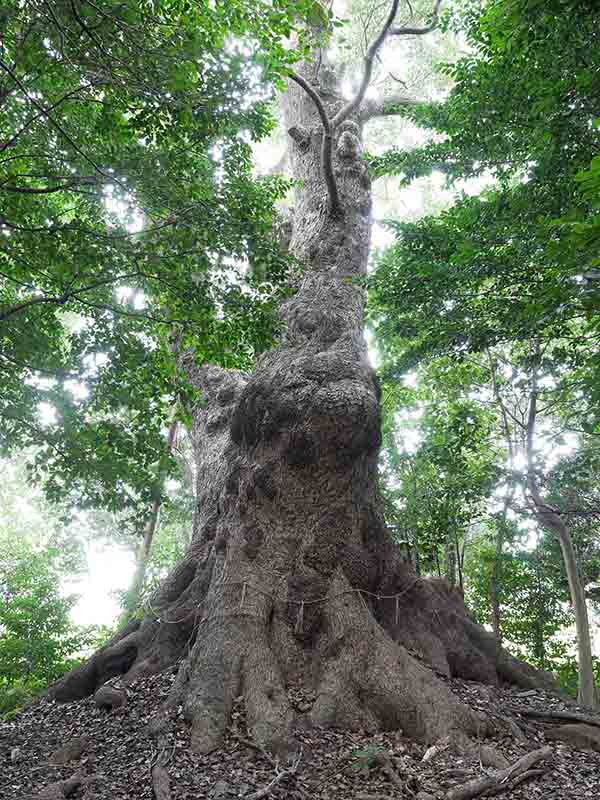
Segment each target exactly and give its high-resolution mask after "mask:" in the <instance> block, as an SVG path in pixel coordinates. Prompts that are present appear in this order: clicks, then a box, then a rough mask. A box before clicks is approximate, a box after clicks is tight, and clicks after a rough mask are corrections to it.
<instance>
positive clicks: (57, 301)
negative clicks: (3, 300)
mask: <svg viewBox="0 0 600 800" xmlns="http://www.w3.org/2000/svg"><path fill="white" fill-rule="evenodd" d="M68 299H69V295H68V294H67V295H64V294H63V295H61V296H60V297H32V298H30V299H29V300H24V301H23V302H22V303H17V304H16V305H14V306H9V307H8V308H7V309H5V310H4V311H0V322H3V321H4V320H5V319H8V318H9V317H12V316H13V314H18V313H19V312H20V311H24V310H25V309H26V308H30V307H31V306H39V305H41V304H42V303H50V304H51V305H56V306H64V304H65V303H66V302H67V300H68Z"/></svg>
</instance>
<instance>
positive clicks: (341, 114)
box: [332, 0, 400, 128]
mask: <svg viewBox="0 0 600 800" xmlns="http://www.w3.org/2000/svg"><path fill="white" fill-rule="evenodd" d="M399 5H400V0H393V2H392V7H391V8H390V13H389V14H388V15H387V18H386V20H385V22H384V23H383V28H382V29H381V31H380V32H379V35H378V36H377V38H375V39H374V40H373V41H372V42H371V44H370V45H369V49H368V50H367V54H366V56H365V60H364V67H363V76H362V80H361V82H360V86H359V88H358V91H357V93H356V95H355V96H354V97H353V98H352V100H350V102H349V103H346V105H345V106H344V107H343V108H342V109H341V110H340V111H338V113H337V114H336V115H335V117H334V118H333V120H332V125H333V127H334V128H337V126H338V125H341V123H342V122H344V120H347V119H348V117H349V116H350V115H351V114H353V113H354V112H355V111H356V109H357V108H358V107H359V106H360V104H361V103H362V101H363V100H364V98H365V94H366V91H367V89H368V88H369V84H370V83H371V76H372V75H373V62H374V61H375V56H376V55H377V52H378V50H379V48H380V47H381V45H382V44H383V43H384V41H385V39H386V37H387V35H388V33H389V32H390V29H391V27H392V22H393V21H394V19H395V18H396V14H397V12H398V6H399Z"/></svg>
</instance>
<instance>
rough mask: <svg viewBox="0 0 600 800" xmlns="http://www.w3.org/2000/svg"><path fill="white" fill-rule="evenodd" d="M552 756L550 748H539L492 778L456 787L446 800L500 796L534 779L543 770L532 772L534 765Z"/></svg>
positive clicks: (477, 779) (475, 780)
mask: <svg viewBox="0 0 600 800" xmlns="http://www.w3.org/2000/svg"><path fill="white" fill-rule="evenodd" d="M551 755H552V748H551V747H541V748H540V749H539V750H532V752H530V753H526V754H525V755H524V756H522V757H521V758H520V759H519V760H518V761H515V763H514V764H513V765H512V766H510V767H507V769H503V770H500V771H499V772H497V773H496V775H494V776H487V775H486V776H485V777H483V778H475V779H474V780H472V781H469V782H468V783H464V784H463V785H462V786H456V787H455V788H454V789H450V791H449V792H448V793H447V794H446V800H470V799H471V798H473V797H479V796H481V795H483V794H487V795H489V794H500V793H501V792H506V791H509V790H510V789H512V788H513V787H514V786H516V785H517V784H518V783H522V782H523V781H524V780H527V779H528V778H532V777H536V776H537V775H538V774H540V773H541V772H543V770H539V769H538V770H533V769H532V767H533V765H534V764H537V763H538V761H545V760H546V759H547V758H548V757H549V756H551Z"/></svg>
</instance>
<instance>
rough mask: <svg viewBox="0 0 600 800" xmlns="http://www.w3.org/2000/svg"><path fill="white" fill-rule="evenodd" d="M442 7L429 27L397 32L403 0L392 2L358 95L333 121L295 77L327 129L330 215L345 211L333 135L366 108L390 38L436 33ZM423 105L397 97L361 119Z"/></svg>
mask: <svg viewBox="0 0 600 800" xmlns="http://www.w3.org/2000/svg"><path fill="white" fill-rule="evenodd" d="M441 4H442V0H435V3H434V6H433V9H432V18H431V22H430V23H429V25H426V26H423V27H421V28H416V27H396V28H395V27H393V23H394V20H395V18H396V14H397V13H398V7H399V5H400V0H392V4H391V7H390V10H389V13H388V15H387V17H386V19H385V22H384V24H383V27H382V28H381V30H380V32H379V34H378V35H377V36H376V38H375V39H374V40H373V41H372V42H371V44H370V45H369V47H368V49H367V53H366V55H365V58H364V62H363V72H362V78H361V81H360V85H359V88H358V90H357V92H356V94H355V95H354V97H353V98H352V99H351V100H349V101H348V103H346V105H344V106H343V107H342V108H341V109H340V110H339V111H338V112H337V114H335V115H334V116H333V117H329V115H328V113H327V110H326V108H325V106H324V104H323V101H322V100H321V98H320V97H319V94H318V93H317V92H316V91H315V90H314V89H313V87H312V86H311V85H310V84H309V83H308V82H307V81H306V80H305V79H304V78H302V77H301V76H300V75H298V74H297V73H291V75H290V79H291V80H293V81H294V82H295V83H297V84H298V85H299V86H300V87H302V89H303V90H304V91H305V92H306V93H307V94H308V96H309V97H310V98H311V100H312V101H313V102H314V104H315V107H316V109H317V113H318V114H319V117H320V119H321V124H322V126H323V144H322V148H321V169H322V173H323V179H324V180H325V183H326V185H327V191H328V194H329V205H330V213H332V214H338V213H341V212H342V211H343V209H342V206H341V202H340V197H339V192H338V189H337V185H336V181H335V175H334V172H333V166H332V159H333V135H334V133H335V130H336V128H338V127H339V126H340V125H341V124H342V123H343V122H345V121H346V120H347V119H348V118H349V117H351V116H352V115H353V114H355V113H356V112H357V111H359V110H361V106H362V105H363V102H364V99H365V95H366V92H367V89H368V88H369V85H370V83H371V78H372V75H373V65H374V62H375V58H376V56H377V53H378V52H379V50H380V49H381V46H382V45H383V43H384V42H385V40H386V39H387V38H388V37H389V36H404V35H421V34H426V33H429V32H430V31H432V30H434V29H435V28H436V27H437V25H438V21H439V10H440V6H441ZM422 102H423V101H420V100H417V99H414V98H411V97H406V96H404V95H402V96H400V95H398V96H394V97H393V98H388V100H387V101H386V102H385V103H377V104H371V105H370V106H369V107H367V108H365V109H364V114H361V117H362V118H369V117H371V116H375V115H382V114H389V113H394V110H393V109H397V108H398V107H403V106H404V107H405V106H413V105H417V104H420V103H422Z"/></svg>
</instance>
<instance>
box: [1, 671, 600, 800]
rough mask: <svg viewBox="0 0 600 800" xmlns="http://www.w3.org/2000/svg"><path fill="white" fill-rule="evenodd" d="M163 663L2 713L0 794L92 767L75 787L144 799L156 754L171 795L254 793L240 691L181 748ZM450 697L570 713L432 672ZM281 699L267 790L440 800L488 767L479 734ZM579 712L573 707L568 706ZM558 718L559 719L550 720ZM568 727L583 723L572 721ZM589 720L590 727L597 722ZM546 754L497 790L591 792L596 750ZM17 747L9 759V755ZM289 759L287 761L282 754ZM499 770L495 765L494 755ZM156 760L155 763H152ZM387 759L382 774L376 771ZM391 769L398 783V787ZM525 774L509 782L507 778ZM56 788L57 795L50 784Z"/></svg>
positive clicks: (501, 736) (182, 726)
mask: <svg viewBox="0 0 600 800" xmlns="http://www.w3.org/2000/svg"><path fill="white" fill-rule="evenodd" d="M175 677H176V676H175V674H174V672H173V670H171V669H170V670H167V671H166V672H164V673H162V674H160V675H155V676H153V677H150V678H145V679H143V680H139V681H134V682H132V683H131V684H130V685H129V687H128V694H129V701H128V703H127V705H126V706H125V707H124V708H123V709H122V710H121V711H119V713H111V712H107V711H105V710H103V709H100V708H98V707H97V706H96V704H95V702H94V700H93V698H91V697H90V698H88V699H85V700H81V701H77V702H72V703H67V704H57V703H55V702H53V701H52V700H50V699H49V698H47V697H46V698H41V699H39V700H38V701H36V702H35V703H34V704H32V705H31V706H30V707H29V708H28V709H26V710H25V712H23V713H22V714H21V715H19V716H18V717H16V718H14V719H13V720H11V721H10V722H4V723H0V770H1V771H2V780H1V781H0V798H1V800H21V798H23V799H24V800H29V798H30V797H38V796H39V795H40V793H41V792H42V791H43V792H45V793H46V797H48V796H51V797H52V796H53V793H54V797H55V798H56V797H58V799H59V800H63V797H64V791H63V788H62V787H63V785H64V783H65V782H66V781H69V779H70V778H72V777H74V776H81V777H83V778H85V779H86V781H87V780H88V779H89V778H90V777H91V776H94V775H96V776H99V777H98V779H97V780H96V782H95V783H94V784H93V786H92V785H90V786H89V787H86V790H85V791H87V792H91V796H93V797H94V798H95V800H115V798H118V797H126V798H127V800H147V798H148V797H149V796H150V794H151V792H152V779H153V776H152V774H151V768H152V766H153V765H157V764H159V760H158V756H159V753H160V752H161V751H163V752H164V754H165V755H164V756H163V758H162V759H161V762H162V761H163V759H164V761H167V762H168V763H164V769H165V770H166V771H167V773H168V777H169V783H170V787H169V788H170V792H171V798H172V800H187V799H188V798H190V797H193V798H195V799H197V800H203V798H205V799H206V800H208V799H209V798H210V800H215V798H217V797H221V798H226V797H244V798H248V797H249V796H250V795H252V794H254V793H257V792H260V791H262V790H264V789H265V788H266V787H268V786H269V785H270V784H272V782H273V779H274V778H275V777H276V764H277V756H275V755H273V754H271V753H269V752H266V751H264V750H263V749H262V748H261V747H260V746H259V745H258V743H257V742H256V741H255V740H253V739H250V736H251V734H250V732H249V731H248V726H247V719H246V711H245V703H244V700H243V696H242V695H240V696H238V697H237V698H236V699H235V700H234V702H233V708H232V715H231V717H232V726H233V728H229V729H227V730H226V731H225V734H224V737H223V743H222V746H221V747H220V748H219V749H217V750H215V751H213V752H212V753H209V754H197V753H194V752H192V751H191V749H190V747H189V724H188V723H186V722H185V720H184V718H183V713H182V712H181V711H180V710H178V708H175V709H173V710H172V713H171V715H170V716H169V717H167V716H165V715H163V714H161V713H160V712H161V709H162V707H163V704H164V701H165V699H166V698H167V697H168V695H169V693H170V691H171V688H172V685H173V682H174V680H175ZM440 681H441V683H442V684H443V685H444V687H445V689H446V690H447V691H448V692H451V693H452V695H453V697H454V699H455V701H456V702H457V703H460V704H461V705H463V706H464V707H467V708H469V709H470V710H471V711H472V712H473V713H474V714H475V715H477V714H481V713H483V714H486V715H490V714H492V713H494V712H495V711H497V709H503V711H504V712H505V713H506V714H510V708H511V707H512V706H513V705H515V704H518V705H519V706H520V707H526V708H528V709H530V710H536V709H539V710H543V709H544V708H552V709H553V710H554V711H557V712H559V713H560V712H566V713H568V712H569V711H575V710H576V709H574V708H573V707H569V706H568V705H567V704H565V703H564V702H562V701H560V700H557V699H556V698H555V697H553V696H552V695H548V694H546V693H544V692H536V693H535V694H534V695H530V696H529V697H527V698H519V697H518V695H517V694H516V693H515V692H514V690H512V691H511V690H510V689H508V688H501V687H490V686H486V685H483V684H476V683H472V682H466V681H460V680H455V679H443V678H442V679H440ZM287 697H288V703H289V705H290V707H291V708H292V709H293V710H294V711H295V712H297V713H298V714H299V715H300V717H299V719H298V726H297V727H296V729H295V730H294V731H293V734H292V736H293V741H294V742H295V746H294V749H295V750H296V751H298V752H299V751H300V750H302V752H303V756H302V761H301V762H300V764H299V766H298V769H297V771H296V773H295V774H294V776H293V777H291V775H290V773H289V772H288V774H287V776H286V777H282V778H281V779H280V780H279V782H278V783H276V784H274V785H272V786H271V789H270V792H269V795H268V796H269V797H270V798H272V799H273V800H284V798H285V800H300V799H301V798H302V797H308V798H310V800H351V799H352V798H358V797H359V796H361V795H365V796H370V797H371V798H372V797H378V798H381V797H386V798H391V797H400V796H402V797H406V798H410V797H414V798H416V797H420V800H424V799H425V798H427V800H431V799H433V800H447V794H448V792H451V791H453V790H456V789H457V788H458V787H462V786H464V785H465V784H467V783H470V782H471V781H479V780H481V779H483V778H486V777H489V776H490V775H491V773H490V768H489V767H488V766H486V764H489V763H490V761H489V759H488V757H487V755H486V752H485V747H486V746H487V743H486V744H483V743H482V742H475V741H471V743H470V744H469V742H463V741H461V740H460V737H459V738H458V739H457V738H456V737H455V736H453V735H450V736H449V737H445V738H444V740H443V742H439V743H438V746H437V747H436V748H435V752H433V754H432V755H430V756H429V757H427V758H425V756H426V754H427V753H428V752H431V748H429V747H427V746H426V745H425V744H421V743H419V742H417V741H415V740H414V739H413V738H411V737H409V736H407V735H405V734H403V733H402V732H400V731H389V732H379V733H374V734H372V733H367V732H365V731H354V732H352V731H348V730H340V729H336V728H329V729H319V728H311V729H306V728H305V726H304V725H303V724H302V722H303V717H302V714H306V713H307V712H306V711H303V709H305V708H306V705H307V704H308V705H311V704H313V705H314V702H315V698H314V697H313V694H312V693H310V692H307V691H306V690H303V689H301V688H292V689H289V690H288V692H287ZM577 710H578V709H577ZM528 726H529V727H530V738H529V740H528V741H526V742H522V741H515V740H514V739H513V738H512V737H511V736H510V735H509V733H508V731H507V730H506V729H500V728H499V729H498V730H497V732H496V734H495V737H494V739H493V742H492V745H493V747H494V749H495V750H497V751H498V753H500V754H502V755H503V756H504V758H505V759H506V760H507V761H508V762H509V763H510V764H514V763H515V762H518V761H519V760H520V759H522V758H523V756H526V755H527V754H528V753H530V752H531V751H534V750H537V749H539V748H540V747H541V746H542V745H543V744H545V743H547V742H544V738H545V736H546V734H547V729H546V726H545V723H543V722H542V721H538V720H536V719H534V718H531V722H529V723H528ZM561 727H564V726H561ZM578 727H584V726H583V725H578ZM596 730H598V729H597V728H596ZM78 737H86V738H87V740H88V744H87V746H86V749H85V752H83V753H81V755H80V756H79V758H78V759H75V760H71V761H69V762H68V763H67V764H64V765H53V764H51V763H50V756H51V754H52V753H53V752H55V751H56V749H57V747H58V746H59V745H61V744H63V743H65V742H66V741H68V740H72V739H74V738H78ZM550 744H551V745H552V746H553V751H554V752H553V755H552V758H551V759H549V760H548V762H545V763H544V764H543V767H544V771H543V773H540V772H539V771H536V769H537V768H538V766H539V764H534V765H533V767H532V768H531V769H528V770H526V771H525V772H523V773H520V774H519V775H517V774H514V775H511V777H510V778H509V780H507V781H506V782H505V783H502V784H499V785H498V786H497V788H498V789H504V788H505V787H507V788H506V791H505V792H504V796H505V797H507V798H508V797H510V800H531V797H533V796H535V797H538V796H539V797H552V798H560V799H561V800H563V798H565V799H566V798H569V800H575V798H581V800H583V799H584V798H588V797H595V796H596V795H597V794H598V791H599V788H600V761H599V760H598V754H597V753H593V752H587V751H585V750H579V749H576V747H574V746H573V744H572V743H570V742H566V743H564V742H559V743H554V742H550ZM15 749H16V750H18V751H19V755H18V756H17V757H14V758H13V757H12V753H13V752H14V751H15ZM291 763H293V761H292V762H291ZM497 763H498V767H494V769H496V768H498V769H500V770H502V769H503V767H502V765H501V763H500V760H498V762H497ZM161 765H162V763H161ZM384 765H389V766H390V769H391V770H393V772H390V771H388V770H387V769H384ZM289 766H290V762H289V761H288V760H287V758H284V757H279V764H278V767H277V769H279V770H280V771H284V770H287V769H288V767H289ZM394 773H395V775H396V777H397V778H398V779H399V780H400V781H401V783H402V786H403V789H402V790H400V788H399V785H398V782H397V780H396V779H395V778H394V776H393V775H394ZM521 778H523V780H524V781H525V782H523V783H518V780H521ZM58 789H60V791H61V794H60V795H57V794H56V790H58ZM82 796H85V794H84V791H83V786H82V785H80V786H79V788H78V789H77V790H76V791H74V792H73V794H72V795H71V797H72V798H73V800H75V798H76V800H82Z"/></svg>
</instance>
